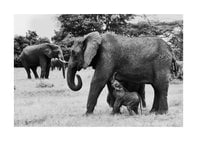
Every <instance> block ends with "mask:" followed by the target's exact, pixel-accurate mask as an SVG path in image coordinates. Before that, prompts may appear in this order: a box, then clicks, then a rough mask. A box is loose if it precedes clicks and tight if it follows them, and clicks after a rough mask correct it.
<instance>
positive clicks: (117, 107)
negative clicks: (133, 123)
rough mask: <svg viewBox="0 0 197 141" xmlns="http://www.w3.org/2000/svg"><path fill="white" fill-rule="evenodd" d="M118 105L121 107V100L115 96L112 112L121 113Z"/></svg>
mask: <svg viewBox="0 0 197 141" xmlns="http://www.w3.org/2000/svg"><path fill="white" fill-rule="evenodd" d="M120 107H121V100H120V99H118V98H116V100H115V102H114V106H113V111H112V114H121V112H120Z"/></svg>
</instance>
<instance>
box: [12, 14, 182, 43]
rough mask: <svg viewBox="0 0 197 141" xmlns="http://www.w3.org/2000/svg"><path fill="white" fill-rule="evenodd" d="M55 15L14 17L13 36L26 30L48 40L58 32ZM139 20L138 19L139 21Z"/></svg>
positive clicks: (160, 17)
mask: <svg viewBox="0 0 197 141" xmlns="http://www.w3.org/2000/svg"><path fill="white" fill-rule="evenodd" d="M56 17H57V15H54V14H45V15H42V14H36V15H33V14H32V15H30V14H24V15H22V14H18V15H14V34H15V35H25V34H26V32H27V30H33V31H36V33H37V34H38V35H39V36H40V37H48V38H49V39H50V38H51V37H52V36H53V35H54V30H58V29H59V26H58V22H57V20H56ZM147 17H148V18H149V19H150V20H159V21H174V20H182V19H183V16H182V15H173V14H162V15H161V14H160V15H156V14H152V15H147ZM139 20H140V19H139Z"/></svg>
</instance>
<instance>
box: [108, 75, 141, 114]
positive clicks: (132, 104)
mask: <svg viewBox="0 0 197 141" xmlns="http://www.w3.org/2000/svg"><path fill="white" fill-rule="evenodd" d="M115 75H116V73H114V75H113V79H112V81H111V83H112V87H113V88H114V90H113V95H114V97H115V98H116V99H115V102H114V106H113V112H112V113H113V114H115V113H120V107H121V106H122V105H124V106H126V107H127V109H128V111H129V114H130V115H132V111H134V112H135V113H136V114H138V106H139V104H140V109H141V97H140V95H139V94H138V93H137V92H128V91H127V90H126V89H125V88H124V87H123V85H122V84H121V83H120V82H119V81H117V80H116V79H115ZM141 114H142V109H141Z"/></svg>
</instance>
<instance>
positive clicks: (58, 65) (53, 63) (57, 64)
mask: <svg viewBox="0 0 197 141" xmlns="http://www.w3.org/2000/svg"><path fill="white" fill-rule="evenodd" d="M67 65H68V64H67V63H65V67H67ZM62 67H63V66H62V62H61V61H59V60H58V59H57V58H52V59H51V70H54V69H55V68H57V69H58V70H61V69H62Z"/></svg>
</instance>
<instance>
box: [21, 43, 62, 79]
mask: <svg viewBox="0 0 197 141" xmlns="http://www.w3.org/2000/svg"><path fill="white" fill-rule="evenodd" d="M51 58H58V59H59V60H60V61H61V62H62V66H63V67H62V68H63V69H62V72H63V77H64V78H65V67H64V63H65V61H64V57H63V53H62V50H61V48H60V47H59V46H57V45H55V44H51V43H44V44H39V45H32V46H27V47H26V48H24V49H23V51H22V53H21V54H20V57H19V59H20V60H21V62H22V64H23V66H24V68H25V70H26V72H27V77H28V79H31V74H30V69H31V70H32V71H33V73H34V76H35V78H39V77H38V74H37V71H36V69H37V67H38V66H40V67H41V74H40V78H48V77H49V71H50V62H51Z"/></svg>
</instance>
